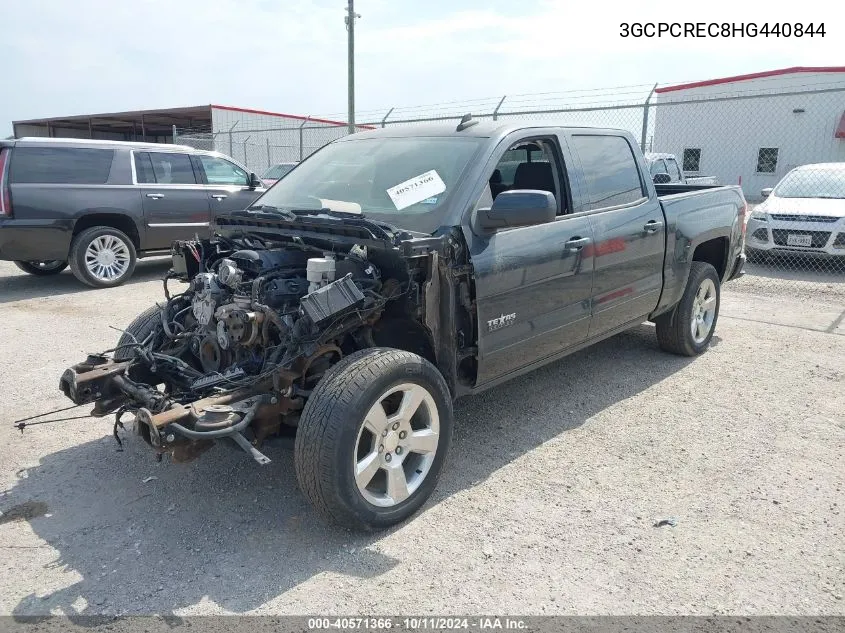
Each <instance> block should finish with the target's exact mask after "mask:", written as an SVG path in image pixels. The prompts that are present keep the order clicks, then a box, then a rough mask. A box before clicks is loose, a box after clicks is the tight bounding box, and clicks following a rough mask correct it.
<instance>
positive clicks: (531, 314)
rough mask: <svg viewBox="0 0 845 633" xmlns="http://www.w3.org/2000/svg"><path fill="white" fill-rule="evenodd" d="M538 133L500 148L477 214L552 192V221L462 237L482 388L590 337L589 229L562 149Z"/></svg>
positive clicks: (510, 140) (552, 135)
mask: <svg viewBox="0 0 845 633" xmlns="http://www.w3.org/2000/svg"><path fill="white" fill-rule="evenodd" d="M543 132H544V131H543V130H535V131H532V132H531V134H530V135H529V134H527V133H526V132H522V133H515V134H513V135H510V136H509V137H508V138H507V139H505V140H504V141H503V142H502V143H501V144H500V145H499V146H498V148H497V150H496V152H495V153H494V156H493V158H492V159H491V161H490V163H489V173H487V174H486V176H485V177H486V178H489V180H488V181H487V182H485V186H484V190H483V193H482V194H481V199H479V201H478V204H477V207H478V208H480V207H484V206H490V205H491V204H492V203H493V198H494V196H495V195H498V194H499V193H501V192H502V191H507V190H518V189H533V190H542V191H550V192H552V193H553V194H554V195H555V198H556V199H557V201H558V215H557V219H556V220H555V221H553V222H548V223H545V224H539V225H536V226H525V227H518V228H508V229H500V230H498V231H496V232H495V233H492V234H490V235H482V236H479V235H477V234H475V233H471V232H467V233H466V234H467V236H468V241H469V243H470V255H471V258H472V265H473V270H474V273H475V290H476V306H477V313H478V323H479V334H478V347H479V359H480V360H481V362H479V371H478V376H477V381H476V384H477V385H479V386H480V385H483V384H484V383H487V382H491V381H493V380H495V379H496V378H500V377H503V376H506V375H507V374H509V373H511V372H515V371H517V370H519V369H521V368H523V367H527V366H530V365H532V364H533V363H536V362H538V361H542V360H544V359H547V358H549V357H551V356H554V355H555V354H557V353H559V352H561V351H562V350H564V349H566V348H568V347H572V346H575V345H578V344H579V343H582V342H583V341H584V340H585V339H586V337H587V332H588V328H589V321H590V301H589V299H590V296H591V291H592V283H593V256H592V254H591V252H592V251H591V245H592V241H593V240H592V231H591V227H590V221H589V219H588V218H587V217H585V216H581V217H572V214H571V212H572V202H571V200H572V196H571V194H570V190H569V189H570V188H569V183H568V178H567V175H566V164H567V163H568V162H569V160H570V157H569V152H568V149H567V148H566V145H565V143H562V142H561V139H560V138H559V137H558V136H557V135H556V134H555V132H554V131H549V133H548V134H545V133H543ZM487 183H489V184H487Z"/></svg>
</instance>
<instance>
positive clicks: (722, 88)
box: [651, 67, 845, 201]
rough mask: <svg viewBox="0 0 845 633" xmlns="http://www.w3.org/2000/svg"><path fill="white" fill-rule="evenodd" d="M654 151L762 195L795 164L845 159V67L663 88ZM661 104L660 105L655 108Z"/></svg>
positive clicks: (753, 196)
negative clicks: (675, 156) (665, 153)
mask: <svg viewBox="0 0 845 633" xmlns="http://www.w3.org/2000/svg"><path fill="white" fill-rule="evenodd" d="M655 93H656V95H657V97H656V100H655V102H654V104H653V107H652V111H653V112H654V135H653V142H652V146H651V149H652V151H654V152H667V153H672V154H675V155H677V157H678V159H679V161H680V162H681V163H682V165H683V170H684V174H685V175H686V176H691V177H692V176H715V177H717V178H718V179H719V182H720V183H722V184H741V185H742V188H743V191H744V193H745V196H746V198H748V199H749V200H752V201H755V200H759V199H760V198H761V195H760V190H761V189H763V188H764V187H773V186H774V185H775V184H777V182H778V181H779V180H780V179H781V178H782V177H783V176H784V174H786V173H787V172H788V171H789V170H790V169H792V168H793V167H797V166H798V165H805V164H807V163H822V162H845V67H816V68H805V67H795V68H784V69H781V70H772V71H766V72H759V73H754V74H750V75H740V76H736V77H725V78H722V79H713V80H709V81H699V82H695V83H689V84H681V85H675V86H666V87H661V88H658V89H657V90H656V91H655ZM654 106H656V107H654Z"/></svg>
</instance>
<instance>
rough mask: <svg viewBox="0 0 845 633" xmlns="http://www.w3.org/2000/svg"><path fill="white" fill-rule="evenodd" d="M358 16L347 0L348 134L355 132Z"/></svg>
mask: <svg viewBox="0 0 845 633" xmlns="http://www.w3.org/2000/svg"><path fill="white" fill-rule="evenodd" d="M360 17H361V15H360V14H358V13H355V0H348V4H347V7H346V17H345V18H344V22H346V32H347V34H348V37H347V44H348V50H347V53H346V67H347V70H348V76H349V78H348V85H347V88H346V89H347V94H348V97H349V113H348V115H347V119H346V120H347V122H348V123H349V133H350V134H354V133H355V20H356V19H357V18H360Z"/></svg>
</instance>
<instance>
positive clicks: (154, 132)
mask: <svg viewBox="0 0 845 633" xmlns="http://www.w3.org/2000/svg"><path fill="white" fill-rule="evenodd" d="M174 125H175V126H176V127H177V128H206V129H209V130H210V129H211V106H210V105H202V106H191V107H184V108H166V109H161V110H132V111H128V112H111V113H100V114H80V115H75V116H62V117H49V118H43V119H29V120H24V121H13V122H12V126H13V129H14V132H15V136H18V137H20V136H26V135H27V134H19V133H18V128H19V126H33V127H39V128H44V129H45V133H44V134H43V135H44V136H55V130H56V129H60V130H63V131H64V130H73V131H78V132H80V135H79V138H94V133H96V132H101V133H110V134H122V135H124V136H125V139H124V140H127V141H143V140H145V139H155V138H156V137H172V135H173V126H174ZM30 135H31V134H30Z"/></svg>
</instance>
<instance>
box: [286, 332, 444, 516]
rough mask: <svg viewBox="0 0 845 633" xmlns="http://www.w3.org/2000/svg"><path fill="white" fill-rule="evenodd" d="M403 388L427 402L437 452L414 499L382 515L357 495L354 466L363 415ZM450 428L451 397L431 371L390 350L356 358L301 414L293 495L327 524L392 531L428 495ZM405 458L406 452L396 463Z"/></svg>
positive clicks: (329, 376) (334, 373) (328, 378)
mask: <svg viewBox="0 0 845 633" xmlns="http://www.w3.org/2000/svg"><path fill="white" fill-rule="evenodd" d="M404 383H410V384H412V385H414V386H421V387H423V388H424V389H425V390H426V391H427V392H428V394H429V395H430V396H431V399H432V400H433V402H434V405H435V406H436V409H437V416H438V418H439V433H438V438H437V447H436V449H435V451H434V457H433V461H431V462H430V466H429V470H428V472H427V474H426V475H425V476H424V479H422V481H421V482H420V483H419V484H418V487H417V488H416V489H415V490H414V492H413V493H411V494H410V496H408V497H407V498H406V499H405V500H404V501H402V502H400V503H397V504H395V505H392V506H389V507H380V506H377V505H374V504H373V503H370V502H369V501H368V500H367V499H365V497H364V495H363V494H362V492H361V491H360V490H359V488H358V485H357V484H356V481H355V474H354V466H353V464H354V463H355V461H356V459H357V457H356V451H357V450H358V448H359V447H358V440H359V437H360V435H359V434H360V433H361V427H362V426H363V425H364V418H365V417H366V415H367V412H368V411H369V410H370V408H371V407H372V406H373V405H374V404H375V403H376V402H378V401H379V397H380V396H381V395H382V394H386V393H387V392H389V390H390V389H391V388H393V387H396V386H398V385H401V384H404ZM452 427H453V419H452V399H451V396H450V394H449V389H448V387H447V386H446V381H445V380H444V379H443V376H442V375H441V374H440V372H439V371H438V370H437V369H436V368H435V367H434V366H433V365H432V364H431V363H429V362H428V361H427V360H425V359H423V358H422V357H420V356H417V355H416V354H412V353H410V352H405V351H402V350H396V349H388V348H373V349H367V350H362V351H360V352H356V353H355V354H352V355H350V356H348V357H347V358H344V359H343V360H342V361H340V362H339V363H338V364H337V365H335V366H334V367H332V368H331V369H330V370H329V371H328V372H327V373H326V375H325V376H324V377H323V379H322V380H321V381H320V382H319V383H318V384H317V387H316V388H315V389H314V391H313V392H312V394H311V396H310V398H309V399H308V402H307V403H306V405H305V409H304V410H303V412H302V417H301V419H300V422H299V427H298V429H297V434H296V441H295V444H294V462H295V466H296V476H297V480H298V482H299V487H300V489H301V490H302V492H303V494H304V495H305V496H306V497H307V498H308V500H309V501H310V502H311V503H312V504H313V506H314V508H315V509H316V510H317V513H318V514H319V515H320V516H321V517H322V518H323V519H325V520H326V521H328V522H331V523H336V524H339V525H342V526H345V527H350V528H353V529H359V530H378V529H384V528H387V527H390V526H391V525H395V524H396V523H399V522H401V521H404V520H405V519H407V518H408V517H410V516H411V515H412V514H414V513H415V512H416V511H417V510H419V508H420V507H421V506H422V505H423V504H424V503H425V501H426V499H427V498H428V497H429V496H430V495H431V493H432V491H433V490H434V487H435V486H436V485H437V479H438V478H439V476H440V472H441V470H442V468H443V463H444V460H445V457H446V453H447V452H448V450H449V446H450V444H451V441H452ZM377 441H380V440H377ZM385 444H387V442H386V441H385ZM393 450H397V449H393ZM381 454H382V453H381V452H379V455H381ZM396 454H397V455H398V452H397V453H396ZM410 457H411V452H410V451H409V452H408V453H407V454H406V455H404V456H403V458H402V459H403V461H404V460H406V459H408V458H410Z"/></svg>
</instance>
